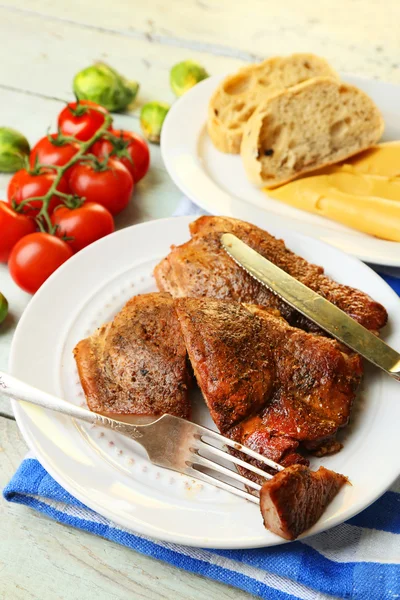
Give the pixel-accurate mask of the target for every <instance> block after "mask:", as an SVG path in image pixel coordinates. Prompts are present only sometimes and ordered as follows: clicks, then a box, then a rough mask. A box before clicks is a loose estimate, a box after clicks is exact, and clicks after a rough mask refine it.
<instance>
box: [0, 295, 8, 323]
mask: <svg viewBox="0 0 400 600" xmlns="http://www.w3.org/2000/svg"><path fill="white" fill-rule="evenodd" d="M7 313H8V302H7V299H6V298H5V297H4V296H3V294H2V293H1V292H0V323H2V322H3V321H4V319H5V318H6V316H7Z"/></svg>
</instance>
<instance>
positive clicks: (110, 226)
mask: <svg viewBox="0 0 400 600" xmlns="http://www.w3.org/2000/svg"><path fill="white" fill-rule="evenodd" d="M51 222H52V223H53V225H58V227H57V231H56V235H58V237H64V236H66V237H72V238H73V239H72V240H66V242H67V244H68V245H69V246H70V247H71V248H72V250H73V251H74V252H78V250H82V248H84V247H85V246H88V245H89V244H91V243H92V242H95V241H96V240H99V239H100V238H102V237H104V236H105V235H108V234H109V233H112V232H113V231H114V229H115V227H114V219H113V218H112V215H111V213H110V211H108V210H107V209H106V208H104V206H101V204H96V203H95V202H85V203H84V204H82V206H80V207H78V208H72V209H71V208H67V207H66V206H60V208H57V210H55V211H54V213H53V214H52V216H51Z"/></svg>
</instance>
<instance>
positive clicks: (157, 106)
mask: <svg viewBox="0 0 400 600" xmlns="http://www.w3.org/2000/svg"><path fill="white" fill-rule="evenodd" d="M169 109H170V107H169V104H165V103H164V102H148V103H147V104H144V105H143V106H142V110H141V112H140V125H141V126H142V130H143V133H144V135H145V137H146V139H148V140H149V142H153V143H154V144H159V143H160V134H161V128H162V125H163V123H164V119H165V117H166V116H167V112H168V111H169Z"/></svg>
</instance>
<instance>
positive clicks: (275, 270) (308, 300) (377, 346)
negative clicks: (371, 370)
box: [221, 233, 400, 381]
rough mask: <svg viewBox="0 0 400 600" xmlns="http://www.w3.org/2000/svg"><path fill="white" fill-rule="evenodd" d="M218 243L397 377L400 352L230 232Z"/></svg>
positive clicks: (304, 312) (273, 288)
mask: <svg viewBox="0 0 400 600" xmlns="http://www.w3.org/2000/svg"><path fill="white" fill-rule="evenodd" d="M221 244H222V246H223V248H224V249H225V251H226V252H227V253H228V254H229V256H230V257H231V258H233V260H234V261H235V262H236V263H237V264H238V265H240V266H241V267H243V269H245V271H247V273H249V274H250V275H251V276H252V277H254V278H255V279H257V281H259V282H260V283H262V284H263V285H264V286H266V287H267V288H268V289H269V290H271V291H272V292H273V293H274V294H276V295H277V296H279V297H280V298H281V299H282V300H284V302H286V303H287V304H289V305H290V306H292V307H293V308H295V309H296V310H298V311H299V312H300V313H301V314H302V315H304V316H305V317H307V318H308V319H310V321H313V322H314V323H316V324H317V325H319V326H320V327H321V328H322V329H324V330H325V331H327V332H328V333H330V334H331V335H332V336H333V337H335V338H336V339H337V340H339V341H340V342H343V343H344V344H346V346H348V347H349V348H351V349H352V350H354V351H355V352H357V353H358V354H361V356H363V357H364V358H366V359H367V360H368V361H370V362H372V363H373V364H374V365H376V366H377V367H379V368H380V369H382V370H383V371H385V372H386V373H387V374H388V375H391V376H392V377H394V378H395V379H397V380H398V381H400V354H399V353H398V352H396V350H394V349H393V348H391V347H390V346H389V345H388V344H386V343H385V342H383V341H382V340H381V339H380V338H379V337H377V336H376V335H374V334H373V333H371V331H369V330H368V329H366V328H365V327H363V326H362V325H360V323H357V321H355V320H354V319H352V318H351V317H349V315H347V314H346V313H345V312H344V311H342V310H341V309H340V308H338V307H337V306H335V305H334V304H332V303H331V302H329V300H326V299H325V298H323V297H322V296H320V295H319V294H317V293H316V292H314V291H313V290H311V289H310V288H308V287H307V286H305V285H304V284H303V283H301V282H300V281H298V280H297V279H295V278H294V277H292V276H291V275H289V274H288V273H286V271H283V269H280V268H279V267H277V266H276V265H274V263H272V262H271V261H269V260H268V259H266V258H264V257H263V256H261V254H259V253H258V252H256V251H255V250H253V249H252V248H250V246H248V245H247V244H245V243H244V242H243V241H242V240H240V239H239V238H238V237H236V236H235V235H233V234H232V233H224V234H223V235H222V236H221Z"/></svg>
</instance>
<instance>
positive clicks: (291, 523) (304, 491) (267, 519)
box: [260, 465, 347, 540]
mask: <svg viewBox="0 0 400 600" xmlns="http://www.w3.org/2000/svg"><path fill="white" fill-rule="evenodd" d="M345 483H347V478H346V477H345V476H344V475H340V474H339V473H335V472H334V471H330V470H329V469H325V468H324V467H320V468H319V469H318V471H316V472H314V471H310V469H308V468H307V467H306V466H304V465H293V466H291V467H287V468H286V469H284V470H283V471H280V472H279V473H277V474H276V475H275V476H274V477H273V478H272V479H270V480H269V481H267V482H266V483H264V485H263V486H262V488H261V492H260V509H261V514H262V516H263V519H264V525H265V527H266V528H267V529H269V530H270V531H272V532H273V533H276V534H277V535H280V536H281V537H283V538H285V539H287V540H294V539H295V538H297V537H298V536H299V535H300V534H301V533H303V532H304V531H306V530H307V529H309V528H310V527H312V526H313V525H314V524H315V523H316V522H317V521H318V519H319V518H320V517H321V515H322V513H323V512H324V510H325V508H326V507H327V506H328V504H329V503H330V502H331V501H332V500H333V498H334V497H335V496H336V494H337V493H338V491H339V490H340V488H341V487H342V486H343V485H344V484H345Z"/></svg>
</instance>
